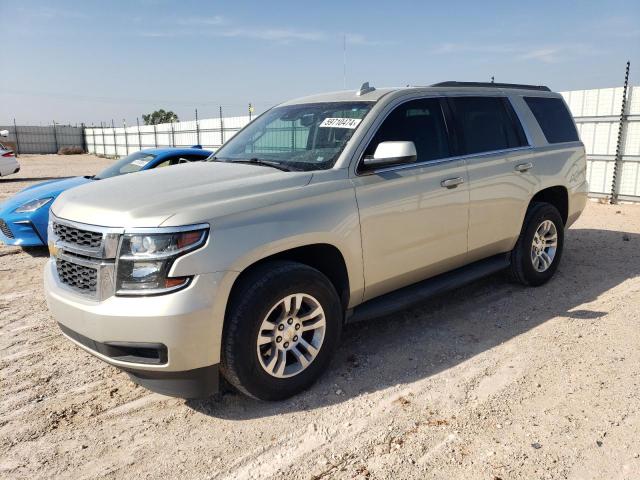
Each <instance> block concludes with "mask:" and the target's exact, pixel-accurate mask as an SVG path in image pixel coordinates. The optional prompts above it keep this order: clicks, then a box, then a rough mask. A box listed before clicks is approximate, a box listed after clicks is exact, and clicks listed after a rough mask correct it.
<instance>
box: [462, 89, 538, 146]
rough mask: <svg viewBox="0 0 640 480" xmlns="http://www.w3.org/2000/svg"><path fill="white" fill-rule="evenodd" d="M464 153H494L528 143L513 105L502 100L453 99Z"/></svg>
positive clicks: (488, 98)
mask: <svg viewBox="0 0 640 480" xmlns="http://www.w3.org/2000/svg"><path fill="white" fill-rule="evenodd" d="M450 103H451V105H452V107H453V114H454V116H455V119H456V122H457V125H458V131H459V133H460V137H461V138H460V141H461V148H462V150H463V153H464V154H467V155H469V154H473V153H482V152H492V151H494V150H505V149H508V148H516V147H521V146H524V145H526V144H527V142H526V139H525V136H524V132H523V131H522V126H521V125H520V122H519V120H518V119H517V117H516V115H515V112H514V111H513V108H512V107H511V104H509V103H508V100H507V99H506V98H501V97H453V98H451V99H450Z"/></svg>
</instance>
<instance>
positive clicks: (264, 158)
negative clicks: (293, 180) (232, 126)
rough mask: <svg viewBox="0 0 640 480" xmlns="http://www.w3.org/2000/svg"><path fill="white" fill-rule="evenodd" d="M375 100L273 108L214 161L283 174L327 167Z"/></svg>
mask: <svg viewBox="0 0 640 480" xmlns="http://www.w3.org/2000/svg"><path fill="white" fill-rule="evenodd" d="M372 106H373V102H335V103H306V104H302V105H290V106H285V107H276V108H273V109H272V110H269V111H268V112H266V113H265V114H263V115H261V116H260V117H258V118H257V119H256V120H255V121H254V122H252V123H250V124H249V125H248V126H247V127H246V128H245V129H244V130H242V131H241V132H240V133H238V134H237V135H235V136H234V137H233V138H232V139H231V140H229V141H228V142H227V143H226V144H225V145H224V146H223V147H222V148H220V150H218V151H217V152H216V153H215V155H212V156H211V157H209V159H210V160H212V161H229V162H233V161H241V162H247V161H251V162H253V163H262V164H265V165H268V164H272V165H277V166H279V167H281V168H283V169H287V170H324V169H328V168H331V167H332V166H333V165H334V163H335V162H336V160H337V159H338V155H340V152H342V149H343V148H344V146H345V145H346V143H347V142H348V141H349V139H350V138H351V136H352V135H353V133H354V132H355V129H356V128H357V127H358V125H359V124H360V122H361V121H362V119H363V118H364V116H365V115H366V114H367V113H368V112H369V110H371V107H372Z"/></svg>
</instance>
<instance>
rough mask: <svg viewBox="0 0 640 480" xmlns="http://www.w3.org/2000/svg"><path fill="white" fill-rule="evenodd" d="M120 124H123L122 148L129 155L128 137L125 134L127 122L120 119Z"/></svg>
mask: <svg viewBox="0 0 640 480" xmlns="http://www.w3.org/2000/svg"><path fill="white" fill-rule="evenodd" d="M122 125H123V126H124V148H125V152H127V155H129V138H128V136H127V122H126V121H125V120H124V118H123V119H122Z"/></svg>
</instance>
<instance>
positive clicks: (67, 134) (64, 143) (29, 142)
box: [0, 125, 83, 154]
mask: <svg viewBox="0 0 640 480" xmlns="http://www.w3.org/2000/svg"><path fill="white" fill-rule="evenodd" d="M0 130H8V131H9V136H8V137H7V138H6V140H7V141H9V142H11V143H13V144H14V145H15V146H16V151H17V152H18V153H19V154H20V153H58V150H59V149H60V148H61V147H74V146H78V147H82V146H83V135H82V127H71V126H65V125H56V126H55V127H54V126H53V125H49V126H46V127H38V126H31V125H18V126H14V125H0ZM2 140H3V139H0V142H1V141H2Z"/></svg>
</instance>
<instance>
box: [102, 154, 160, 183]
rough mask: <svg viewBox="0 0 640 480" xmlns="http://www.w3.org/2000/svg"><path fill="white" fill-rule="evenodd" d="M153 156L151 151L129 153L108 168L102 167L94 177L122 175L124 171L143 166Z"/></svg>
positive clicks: (131, 171)
mask: <svg viewBox="0 0 640 480" xmlns="http://www.w3.org/2000/svg"><path fill="white" fill-rule="evenodd" d="M154 158H156V155H153V154H151V153H145V152H134V153H132V154H131V155H127V156H126V157H124V158H121V159H120V160H118V161H117V162H116V163H114V164H113V165H111V166H110V167H109V168H106V169H104V170H103V171H102V172H100V173H99V174H98V175H96V176H95V178H96V179H102V178H110V177H115V176H118V175H123V174H125V173H133V172H137V171H139V170H142V169H143V168H145V167H146V166H147V164H148V163H149V162H151V161H153V159H154Z"/></svg>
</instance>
